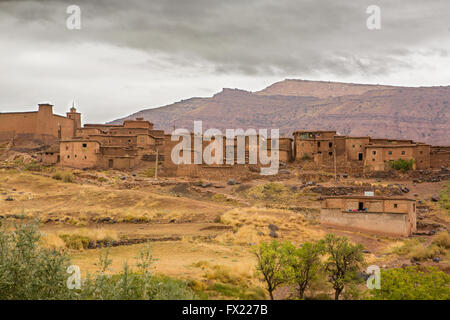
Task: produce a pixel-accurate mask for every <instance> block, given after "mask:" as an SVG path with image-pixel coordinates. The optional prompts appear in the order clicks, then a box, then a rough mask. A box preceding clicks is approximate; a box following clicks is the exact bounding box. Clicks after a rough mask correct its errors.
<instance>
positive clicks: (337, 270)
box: [324, 234, 364, 300]
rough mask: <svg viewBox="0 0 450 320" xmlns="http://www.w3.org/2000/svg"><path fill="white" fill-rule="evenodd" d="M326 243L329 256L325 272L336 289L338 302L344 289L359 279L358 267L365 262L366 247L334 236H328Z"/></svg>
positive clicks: (335, 294) (335, 293) (335, 296)
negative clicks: (363, 252) (364, 250)
mask: <svg viewBox="0 0 450 320" xmlns="http://www.w3.org/2000/svg"><path fill="white" fill-rule="evenodd" d="M324 243H325V252H326V253H327V255H328V259H327V261H326V262H325V270H326V271H327V273H328V275H329V278H328V281H329V282H330V283H331V285H332V287H333V289H334V298H335V300H338V299H339V295H340V294H341V293H342V291H343V290H344V287H345V286H346V285H347V284H349V283H351V282H353V281H354V280H355V279H357V271H358V267H359V265H360V264H362V263H363V262H364V258H363V254H362V251H363V249H364V247H363V246H362V245H361V244H356V245H354V244H351V243H350V242H349V241H348V239H347V238H346V237H339V236H336V235H334V234H327V236H326V237H325V241H324Z"/></svg>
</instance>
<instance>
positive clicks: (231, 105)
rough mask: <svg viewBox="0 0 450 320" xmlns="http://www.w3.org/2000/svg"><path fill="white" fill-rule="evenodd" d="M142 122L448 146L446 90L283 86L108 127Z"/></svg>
mask: <svg viewBox="0 0 450 320" xmlns="http://www.w3.org/2000/svg"><path fill="white" fill-rule="evenodd" d="M136 117H143V118H144V119H146V120H149V121H151V122H153V123H154V124H155V128H158V129H164V130H166V131H168V132H170V131H171V130H172V129H173V128H174V127H176V128H186V129H189V130H193V121H194V120H202V121H203V128H204V129H205V128H208V127H214V128H219V129H222V130H223V129H226V128H243V129H246V128H279V129H280V132H281V133H282V134H285V135H287V136H291V134H292V132H293V131H295V130H337V131H338V132H339V133H341V134H348V135H352V136H364V135H369V136H372V137H379V138H381V137H389V138H398V139H400V138H401V139H413V140H416V141H421V142H425V143H430V144H433V145H450V86H446V87H418V88H410V87H395V86H380V85H361V84H351V83H337V82H323V81H304V80H284V81H281V82H277V83H275V84H273V85H271V86H269V87H267V88H266V89H264V90H262V91H259V92H248V91H243V90H238V89H223V91H222V92H220V93H217V94H215V95H214V96H213V97H210V98H191V99H187V100H182V101H180V102H177V103H174V104H171V105H168V106H164V107H159V108H154V109H146V110H142V111H139V112H137V113H135V114H132V115H130V116H128V117H125V118H122V119H118V120H115V121H113V122H112V123H121V122H122V121H123V120H126V119H133V118H136Z"/></svg>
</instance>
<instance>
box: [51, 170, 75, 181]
mask: <svg viewBox="0 0 450 320" xmlns="http://www.w3.org/2000/svg"><path fill="white" fill-rule="evenodd" d="M52 178H53V179H55V180H62V181H64V182H73V180H74V178H73V174H72V173H71V172H61V171H57V172H55V173H54V174H53V176H52Z"/></svg>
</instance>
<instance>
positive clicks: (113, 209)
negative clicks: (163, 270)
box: [0, 170, 228, 225]
mask: <svg viewBox="0 0 450 320" xmlns="http://www.w3.org/2000/svg"><path fill="white" fill-rule="evenodd" d="M13 189H16V191H13ZM0 190H4V191H5V192H8V194H11V195H12V196H13V198H14V200H15V201H9V202H4V203H2V206H1V207H0V214H1V215H10V214H23V213H25V214H26V215H27V216H29V217H38V218H39V219H40V220H41V221H45V219H48V218H52V217H53V218H55V217H56V218H58V219H59V220H60V221H61V220H67V221H65V222H67V223H71V224H75V225H83V224H84V223H85V222H86V221H87V220H89V219H91V218H94V219H97V220H98V219H103V218H113V219H116V220H117V221H123V222H148V221H150V220H152V219H168V220H170V219H183V218H186V219H190V220H193V219H194V220H195V219H196V217H197V219H202V220H203V221H205V220H208V219H211V221H212V220H213V219H214V217H216V216H217V214H221V213H223V212H225V211H226V210H228V206H226V205H224V204H222V203H215V202H206V201H198V200H194V199H186V198H179V197H174V196H170V195H161V194H157V193H153V192H151V191H150V192H149V190H117V189H114V188H112V187H105V186H95V185H86V184H83V185H80V184H76V183H71V184H68V183H64V182H62V180H61V181H60V180H55V179H52V178H51V176H49V177H47V176H41V175H38V174H33V173H29V172H24V173H19V172H12V171H11V170H2V171H0ZM65 217H68V218H69V219H65ZM63 218H64V219H63Z"/></svg>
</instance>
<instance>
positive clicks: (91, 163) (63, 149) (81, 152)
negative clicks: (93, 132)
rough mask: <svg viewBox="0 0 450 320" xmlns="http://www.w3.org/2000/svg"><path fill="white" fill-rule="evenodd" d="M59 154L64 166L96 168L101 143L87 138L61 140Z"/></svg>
mask: <svg viewBox="0 0 450 320" xmlns="http://www.w3.org/2000/svg"><path fill="white" fill-rule="evenodd" d="M59 154H60V163H61V166H63V167H71V168H78V169H83V168H95V167H97V164H98V159H99V155H100V143H99V142H97V141H87V140H80V141H61V142H60V145H59Z"/></svg>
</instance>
